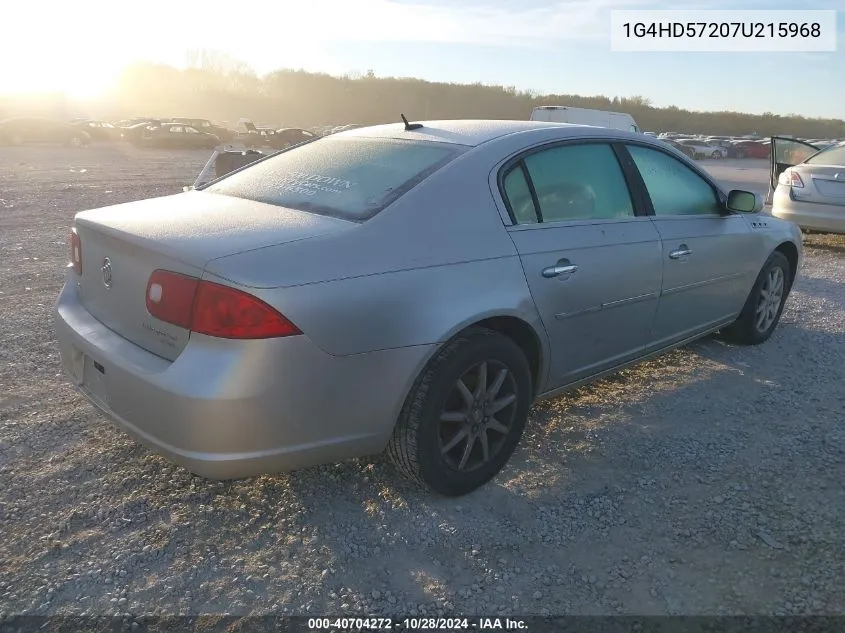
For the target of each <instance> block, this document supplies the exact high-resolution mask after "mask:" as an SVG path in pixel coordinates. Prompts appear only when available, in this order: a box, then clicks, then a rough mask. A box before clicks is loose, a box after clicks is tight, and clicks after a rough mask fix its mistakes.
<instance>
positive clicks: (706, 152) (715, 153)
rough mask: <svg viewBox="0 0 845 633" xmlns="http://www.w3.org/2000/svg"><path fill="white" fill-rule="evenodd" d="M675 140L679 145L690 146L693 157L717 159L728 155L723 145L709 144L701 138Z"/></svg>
mask: <svg viewBox="0 0 845 633" xmlns="http://www.w3.org/2000/svg"><path fill="white" fill-rule="evenodd" d="M676 140H677V142H678V143H680V144H681V145H686V146H687V147H690V148H692V150H693V151H694V152H695V158H712V159H714V160H718V159H720V158H726V157H727V155H728V152H727V150H726V149H725V148H724V147H719V146H718V145H710V144H709V143H707V142H706V141H703V140H701V139H693V138H684V139H676Z"/></svg>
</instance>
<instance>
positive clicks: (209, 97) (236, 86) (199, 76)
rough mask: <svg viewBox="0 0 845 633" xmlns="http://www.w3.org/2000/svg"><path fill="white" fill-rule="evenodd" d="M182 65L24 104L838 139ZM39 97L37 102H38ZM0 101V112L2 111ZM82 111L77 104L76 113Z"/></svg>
mask: <svg viewBox="0 0 845 633" xmlns="http://www.w3.org/2000/svg"><path fill="white" fill-rule="evenodd" d="M186 61H187V66H188V67H187V68H185V69H179V68H175V67H172V66H167V65H161V64H151V63H138V64H134V65H132V66H130V67H128V68H127V69H126V70H125V71H124V73H123V74H122V76H121V77H120V79H119V81H118V82H117V84H116V85H115V86H114V88H113V89H112V90H111V91H110V92H109V94H108V95H106V96H105V97H104V98H102V99H100V100H99V101H98V102H97V103H88V104H84V106H80V104H69V103H68V102H67V101H65V100H63V99H62V98H60V97H56V98H55V99H53V100H52V101H51V100H49V99H47V100H45V99H44V98H43V97H41V98H40V99H39V101H38V102H37V104H36V103H34V102H33V103H31V104H30V106H32V107H36V105H37V108H40V111H41V112H42V114H43V110H44V109H45V108H50V107H52V109H53V110H62V111H63V112H69V111H71V110H72V111H73V112H74V114H73V116H91V117H104V118H112V119H117V118H125V117H135V116H151V117H153V116H155V117H169V116H187V117H204V118H210V119H216V120H221V121H228V122H230V124H233V123H234V122H235V121H237V120H238V119H239V118H240V117H249V118H252V119H254V120H256V121H259V122H266V123H267V124H270V125H274V126H291V127H312V126H317V125H340V124H346V123H358V124H364V125H371V124H378V123H386V122H394V121H398V120H399V114H400V113H405V114H406V115H408V116H409V117H410V118H413V119H417V120H426V119H428V120H433V119H461V118H477V119H527V118H528V117H529V114H530V112H531V110H532V108H534V107H535V106H539V105H568V106H576V107H584V108H599V109H604V110H615V111H619V112H626V113H628V114H631V115H632V116H633V117H634V119H635V120H636V121H637V123H638V124H639V125H640V127H641V128H642V129H644V130H654V131H682V132H690V133H702V134H725V135H744V134H750V133H758V134H761V135H763V136H769V135H774V134H793V135H796V136H803V137H808V138H838V137H845V121H842V120H839V119H814V118H807V117H803V116H800V115H797V114H795V115H788V116H780V115H776V114H772V113H770V112H767V113H764V114H762V115H755V114H745V113H741V112H692V111H689V110H684V109H681V108H677V107H674V106H673V107H665V108H657V107H654V106H653V105H652V104H651V102H650V100H649V99H648V98H646V97H642V96H632V97H612V98H611V97H605V96H579V95H568V94H552V95H542V94H538V93H536V92H531V91H524V90H518V89H516V88H515V87H513V86H493V85H483V84H480V83H475V84H455V83H437V82H430V81H424V80H422V79H415V78H407V77H383V78H382V77H376V76H375V75H374V73H373V72H372V71H368V72H365V73H350V74H347V75H344V76H340V77H337V76H331V75H328V74H322V73H309V72H305V71H302V70H289V69H284V70H278V71H275V72H272V73H269V74H268V75H266V76H263V77H259V76H258V75H256V74H255V73H254V72H253V71H252V70H251V69H250V68H249V67H248V66H247V65H246V64H243V63H242V62H239V61H238V60H236V59H234V58H232V57H230V56H228V55H226V54H225V53H218V52H214V51H206V50H200V49H198V50H193V51H189V52H188V54H187V59H186ZM45 104H46V105H45ZM5 105H6V107H5V108H4V107H3V106H4V103H3V102H2V101H0V118H3V116H4V114H3V111H4V109H5V110H6V114H5V116H12V115H13V114H12V112H11V110H13V109H17V110H20V109H21V108H20V104H17V105H18V107H17V108H14V104H13V107H11V108H10V107H9V103H8V102H7V103H6V104H5ZM82 110H84V112H83V111H82Z"/></svg>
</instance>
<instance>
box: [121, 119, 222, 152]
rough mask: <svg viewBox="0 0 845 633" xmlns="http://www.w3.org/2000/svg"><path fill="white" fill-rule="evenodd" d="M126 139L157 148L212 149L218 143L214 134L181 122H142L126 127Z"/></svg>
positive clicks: (146, 146) (139, 144)
mask: <svg viewBox="0 0 845 633" xmlns="http://www.w3.org/2000/svg"><path fill="white" fill-rule="evenodd" d="M124 136H125V138H126V140H128V141H129V142H130V143H132V144H133V145H135V146H137V147H145V148H157V149H213V148H215V147H217V146H218V145H219V144H220V139H219V138H218V137H217V136H215V135H214V134H209V133H208V132H200V131H199V130H197V129H196V128H193V127H191V126H190V125H182V124H181V123H161V124H159V125H156V124H154V123H153V124H144V123H141V124H139V125H136V126H133V127H131V128H128V129H127V130H126V131H125V132H124Z"/></svg>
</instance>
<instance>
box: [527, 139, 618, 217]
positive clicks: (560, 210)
mask: <svg viewBox="0 0 845 633" xmlns="http://www.w3.org/2000/svg"><path fill="white" fill-rule="evenodd" d="M525 166H526V167H527V168H528V174H529V176H530V177H531V182H532V183H533V185H534V190H535V192H536V194H537V200H538V202H539V204H540V214H541V215H542V217H543V222H565V221H567V220H590V219H608V218H624V217H631V216H633V215H634V206H633V204H632V202H631V194H630V192H629V191H628V185H627V183H626V182H625V176H624V175H623V173H622V168H621V167H620V165H619V161H618V160H617V159H616V154H615V153H614V152H613V149H612V148H611V147H610V145H606V144H604V143H590V144H584V145H563V146H561V147H555V148H553V149H548V150H544V151H540V152H537V153H535V154H530V155H529V156H526V158H525Z"/></svg>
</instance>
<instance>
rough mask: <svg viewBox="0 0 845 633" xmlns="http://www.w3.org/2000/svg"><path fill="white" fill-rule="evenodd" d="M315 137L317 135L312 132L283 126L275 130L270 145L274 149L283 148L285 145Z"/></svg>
mask: <svg viewBox="0 0 845 633" xmlns="http://www.w3.org/2000/svg"><path fill="white" fill-rule="evenodd" d="M315 138H319V137H318V136H317V135H316V134H314V132H309V131H308V130H303V129H302V128H298V127H283V128H280V129H278V130H275V133H274V134H273V137H272V146H273V147H274V148H276V149H285V148H286V147H291V146H293V145H299V144H300V143H305V142H307V141H313V140H314V139H315Z"/></svg>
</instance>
